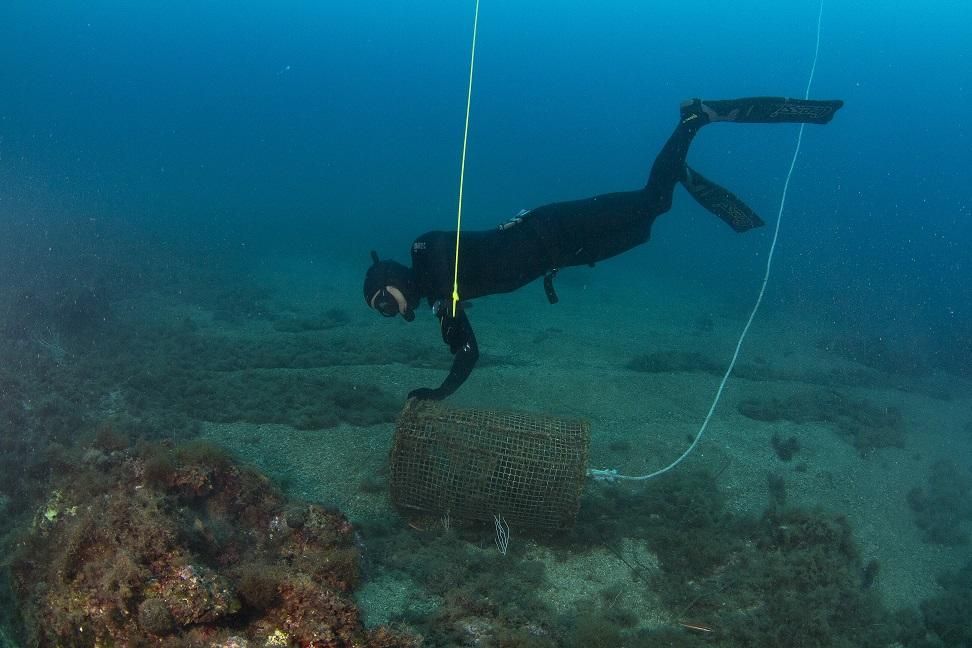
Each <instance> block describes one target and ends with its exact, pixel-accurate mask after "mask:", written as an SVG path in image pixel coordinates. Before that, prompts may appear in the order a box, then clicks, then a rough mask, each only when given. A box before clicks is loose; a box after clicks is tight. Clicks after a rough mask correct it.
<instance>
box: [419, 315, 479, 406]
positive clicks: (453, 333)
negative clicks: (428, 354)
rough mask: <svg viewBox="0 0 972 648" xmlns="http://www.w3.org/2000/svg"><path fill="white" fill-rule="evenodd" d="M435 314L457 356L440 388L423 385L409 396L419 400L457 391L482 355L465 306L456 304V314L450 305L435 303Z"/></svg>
mask: <svg viewBox="0 0 972 648" xmlns="http://www.w3.org/2000/svg"><path fill="white" fill-rule="evenodd" d="M433 308H435V309H436V314H437V315H438V316H439V326H440V328H441V329H442V341H443V342H445V343H446V344H448V345H449V350H450V351H452V353H453V355H454V356H455V358H453V360H452V369H451V370H450V371H449V375H448V376H446V378H445V380H443V381H442V384H441V385H440V386H439V387H438V388H437V389H429V388H427V387H422V388H420V389H416V390H413V391H411V392H409V394H408V397H409V398H418V399H420V400H442V399H443V398H445V397H446V396H449V395H451V394H452V393H453V392H455V391H456V390H457V389H459V387H460V386H461V385H462V383H464V382H466V378H468V377H469V374H470V373H472V370H473V367H474V366H475V364H476V360H478V359H479V346H478V345H477V344H476V334H475V333H473V330H472V326H471V325H470V324H469V318H468V317H466V313H465V312H464V311H463V310H462V308H456V316H455V317H453V316H452V313H450V312H449V307H448V306H446V305H442V304H436V306H434V307H433Z"/></svg>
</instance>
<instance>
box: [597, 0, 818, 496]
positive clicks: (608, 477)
mask: <svg viewBox="0 0 972 648" xmlns="http://www.w3.org/2000/svg"><path fill="white" fill-rule="evenodd" d="M822 23H823V0H821V2H820V10H819V12H818V13H817V41H816V45H815V46H814V50H813V65H811V66H810V78H809V79H808V80H807V89H806V92H804V94H803V98H804V99H809V98H810V86H811V85H813V75H814V73H815V72H816V70H817V57H818V56H819V54H820V28H821V24H822ZM805 127H806V124H800V131H799V133H798V134H797V141H796V147H795V148H794V150H793V158H792V159H791V160H790V168H789V170H788V171H787V173H786V181H785V182H784V183H783V195H782V196H781V197H780V208H779V210H778V211H777V213H776V227H775V228H774V229H773V242H772V243H771V244H770V248H769V254H767V256H766V271H765V273H764V274H763V283H762V285H761V286H760V287H759V295H758V296H757V297H756V303H755V304H754V305H753V310H752V311H751V312H750V313H749V319H748V320H746V325H745V326H744V327H743V330H742V333H741V334H740V335H739V341H738V342H736V349H735V351H734V352H733V354H732V360H730V361H729V366H728V368H726V372H725V374H723V376H722V380H721V381H720V382H719V389H718V390H716V394H715V398H713V399H712V405H710V406H709V411H708V412H707V413H706V415H705V419H704V420H703V421H702V425H701V426H700V427H699V431H698V433H697V434H696V435H695V438H694V439H692V443H691V445H689V447H688V448H686V450H685V452H683V453H682V456H680V457H679V458H678V459H676V460H675V461H673V462H672V463H670V464H668V465H667V466H665V467H664V468H661V469H659V470H656V471H655V472H652V473H648V474H647V475H620V474H618V471H617V470H589V471H588V475H589V476H591V477H593V478H594V479H596V480H598V481H614V480H618V479H624V480H629V481H645V480H648V479H652V478H654V477H658V476H659V475H664V474H665V473H667V472H668V471H669V470H671V469H672V468H674V467H675V466H677V465H678V464H680V463H682V461H683V460H684V459H685V458H686V457H688V456H689V455H690V454H691V453H692V451H693V450H694V449H695V446H697V445H698V444H699V441H700V440H701V439H702V435H703V434H704V433H705V430H706V428H707V427H708V426H709V421H711V420H712V415H713V413H715V410H716V407H717V406H718V405H719V400H720V399H721V398H722V392H723V391H724V390H725V387H726V383H727V382H728V381H729V376H730V375H732V370H733V369H734V368H735V366H736V360H737V359H738V358H739V351H740V349H742V344H743V340H745V339H746V334H747V333H749V327H750V326H752V324H753V320H754V319H756V312H757V311H759V306H760V304H762V303H763V295H764V294H765V293H766V284H767V283H769V278H770V269H771V268H772V266H773V255H774V253H775V252H776V241H777V240H778V239H779V236H780V223H781V222H782V221H783V209H784V207H785V206H786V194H787V191H788V190H789V188H790V178H791V177H792V176H793V169H794V167H796V161H797V157H798V156H799V155H800V145H801V144H802V142H803V129H804V128H805Z"/></svg>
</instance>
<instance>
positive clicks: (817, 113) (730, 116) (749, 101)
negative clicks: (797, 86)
mask: <svg viewBox="0 0 972 648" xmlns="http://www.w3.org/2000/svg"><path fill="white" fill-rule="evenodd" d="M843 105H844V102H843V101H841V100H840V99H825V100H822V99H791V98H789V97H743V98H741V99H717V100H714V101H710V100H708V99H691V100H689V101H686V102H684V103H683V104H682V120H683V121H685V118H686V116H693V115H694V116H697V117H699V118H702V119H706V120H707V122H714V121H733V122H741V123H747V124H780V123H798V124H826V123H828V122H829V121H830V120H831V119H833V117H834V113H836V112H837V111H838V110H839V109H840V108H841V106H843Z"/></svg>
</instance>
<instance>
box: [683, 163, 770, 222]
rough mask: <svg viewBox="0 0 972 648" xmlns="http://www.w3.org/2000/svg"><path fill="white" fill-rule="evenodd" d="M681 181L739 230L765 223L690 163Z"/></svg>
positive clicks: (696, 196) (702, 203)
mask: <svg viewBox="0 0 972 648" xmlns="http://www.w3.org/2000/svg"><path fill="white" fill-rule="evenodd" d="M681 183H682V186H683V187H685V188H686V189H687V190H688V192H689V194H690V195H691V196H692V197H693V198H695V200H696V202H698V203H699V204H700V205H702V206H703V207H705V208H706V209H707V210H708V211H710V212H712V213H713V214H715V215H716V216H718V217H719V218H720V219H722V220H723V221H724V222H725V223H726V224H727V225H729V227H731V228H732V229H734V230H736V231H737V232H746V231H748V230H751V229H753V228H755V227H761V226H762V225H764V223H763V219H762V218H760V217H759V216H757V215H756V212H754V211H753V210H752V209H750V207H749V205H747V204H746V203H744V202H743V201H742V200H740V199H739V198H738V197H737V196H736V195H735V194H734V193H732V192H731V191H729V190H728V189H726V188H725V187H721V186H719V185H717V184H716V183H714V182H712V181H711V180H709V179H708V178H706V177H705V176H703V175H702V174H700V173H699V172H697V171H694V170H692V169H690V168H689V167H688V165H686V166H685V177H684V178H682V180H681Z"/></svg>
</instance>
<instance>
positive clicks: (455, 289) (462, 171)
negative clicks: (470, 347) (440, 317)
mask: <svg viewBox="0 0 972 648" xmlns="http://www.w3.org/2000/svg"><path fill="white" fill-rule="evenodd" d="M478 30H479V0H476V15H475V17H474V18H473V35H472V54H470V56H469V90H468V92H467V93H466V128H465V130H464V131H463V134H462V165H461V166H460V167H459V212H458V214H457V215H456V268H455V272H454V273H453V275H452V316H453V317H455V316H456V307H457V306H458V305H459V232H460V231H461V230H462V186H463V181H464V180H465V177H466V143H467V142H468V141H469V107H470V106H471V105H472V83H473V64H474V63H475V62H476V32H477V31H478Z"/></svg>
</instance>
